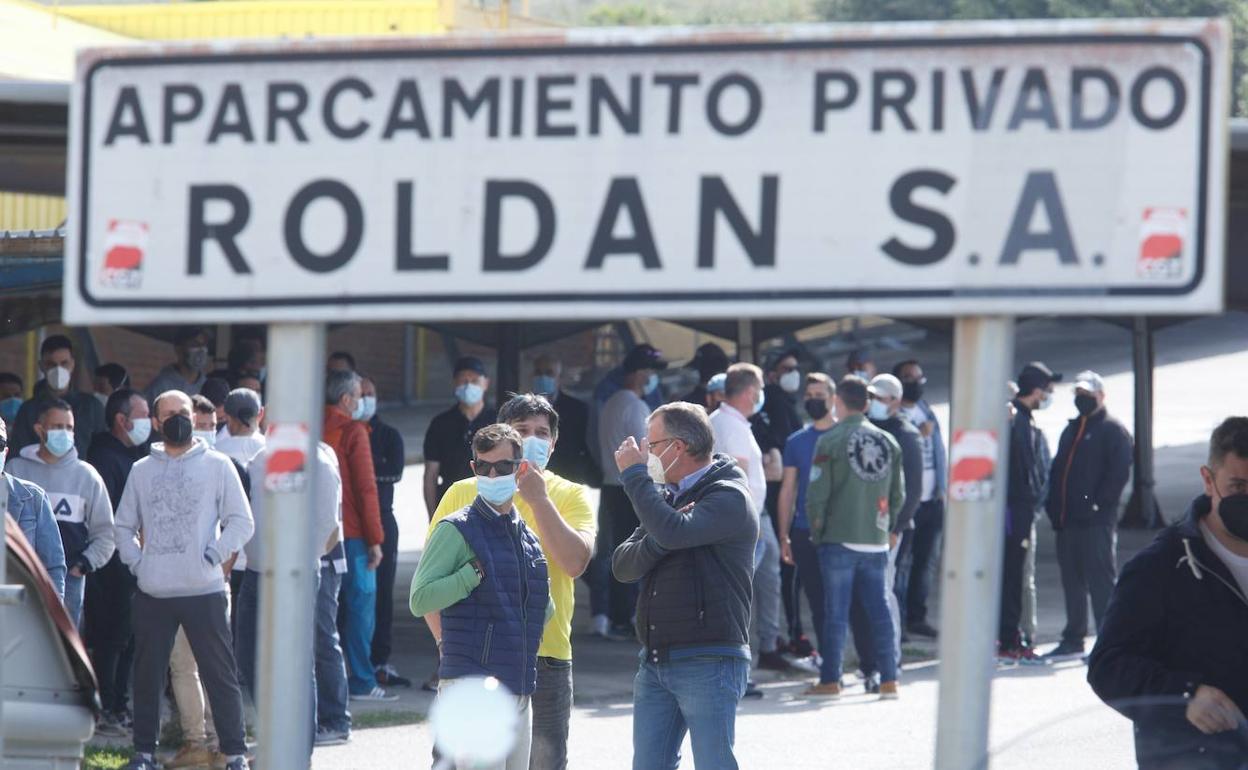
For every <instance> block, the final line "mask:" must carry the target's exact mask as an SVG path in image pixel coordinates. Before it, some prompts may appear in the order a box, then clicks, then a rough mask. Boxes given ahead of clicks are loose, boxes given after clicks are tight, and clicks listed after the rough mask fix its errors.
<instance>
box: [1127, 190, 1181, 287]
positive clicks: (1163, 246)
mask: <svg viewBox="0 0 1248 770" xmlns="http://www.w3.org/2000/svg"><path fill="white" fill-rule="evenodd" d="M1186 239H1187V210H1186V209H1180V208H1157V207H1154V208H1147V209H1144V218H1143V220H1142V221H1141V222H1140V256H1139V259H1137V260H1136V263H1135V272H1136V275H1138V276H1140V277H1141V278H1179V277H1180V276H1182V275H1183V251H1184V245H1185V243H1186Z"/></svg>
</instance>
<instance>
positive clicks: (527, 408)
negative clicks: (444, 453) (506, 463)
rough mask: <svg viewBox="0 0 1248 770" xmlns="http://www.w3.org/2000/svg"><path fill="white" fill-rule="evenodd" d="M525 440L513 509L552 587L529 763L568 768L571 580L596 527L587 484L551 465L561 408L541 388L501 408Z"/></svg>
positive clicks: (463, 496)
mask: <svg viewBox="0 0 1248 770" xmlns="http://www.w3.org/2000/svg"><path fill="white" fill-rule="evenodd" d="M498 419H499V420H500V421H501V422H503V423H505V424H507V425H510V426H511V427H512V428H514V429H515V430H516V432H517V433H518V434H520V437H521V439H522V440H523V442H524V459H525V460H527V461H528V463H529V467H530V468H531V469H533V470H536V471H539V472H538V473H528V472H526V473H525V474H523V476H522V477H521V478H520V480H519V481H518V484H517V489H516V492H517V498H516V501H515V503H516V510H517V511H519V512H520V518H522V519H523V520H524V523H525V524H527V525H528V527H529V529H531V530H532V531H533V532H534V533H535V534H536V535H537V539H538V542H539V543H540V544H541V546H542V551H543V552H545V554H546V557H547V559H548V560H549V565H548V566H549V572H550V595H551V599H552V600H553V601H554V605H555V615H554V617H552V618H551V619H550V622H549V623H548V624H547V625H546V630H545V632H544V633H543V635H542V644H541V646H540V647H539V648H538V651H537V655H538V657H537V689H536V690H535V691H534V692H533V748H532V754H531V757H530V759H529V768H530V770H565V769H566V768H567V766H568V723H569V721H570V720H571V718H572V612H573V610H574V609H575V606H576V601H575V597H574V595H573V594H574V582H575V580H576V578H577V577H578V576H580V575H581V573H583V572H584V571H585V567H586V566H587V565H588V564H589V559H590V557H591V556H593V553H594V537H595V535H596V533H597V530H598V524H597V520H596V517H595V516H594V509H593V508H592V507H591V506H590V504H589V496H588V494H587V493H586V490H585V487H584V486H582V485H580V484H577V483H575V482H572V481H568V480H567V479H565V478H563V477H562V476H559V475H558V474H556V473H553V472H551V471H550V470H548V469H547V462H548V461H549V460H550V459H551V457H552V455H553V453H554V450H555V447H556V446H557V443H558V441H559V435H560V430H559V428H560V419H559V413H558V412H557V411H555V408H554V407H553V406H551V404H550V402H549V401H547V400H546V398H544V397H543V396H540V395H536V394H533V393H524V394H521V395H518V396H515V397H513V398H512V399H511V400H510V401H508V402H507V403H505V404H503V406H502V407H501V408H500V409H499V410H498ZM477 493H478V484H477V477H475V476H474V477H473V478H469V479H463V480H461V481H457V482H455V483H454V484H453V485H451V488H450V489H449V490H447V492H446V495H444V496H443V497H442V502H441V503H439V504H438V510H437V512H436V513H434V515H433V521H432V523H431V524H430V525H429V526H430V534H432V532H433V529H434V528H435V527H436V526H437V524H438V523H439V522H441V521H442V520H443V519H445V518H446V517H448V516H451V515H452V514H454V513H456V512H458V511H461V510H463V509H464V508H465V507H467V506H469V505H471V504H472V501H473V500H474V499H476V497H477Z"/></svg>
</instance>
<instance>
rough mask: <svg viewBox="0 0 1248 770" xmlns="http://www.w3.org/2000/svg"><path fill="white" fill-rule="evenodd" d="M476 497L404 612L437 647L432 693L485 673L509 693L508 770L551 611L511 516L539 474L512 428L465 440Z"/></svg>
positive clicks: (437, 544)
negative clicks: (513, 718)
mask: <svg viewBox="0 0 1248 770" xmlns="http://www.w3.org/2000/svg"><path fill="white" fill-rule="evenodd" d="M472 455H473V459H472V462H471V467H472V472H473V475H474V476H475V477H476V478H475V480H476V484H477V495H476V497H475V499H474V500H473V501H472V503H471V504H470V505H468V506H466V507H464V508H463V509H462V510H460V511H458V512H456V513H454V514H452V515H450V516H448V517H447V518H445V519H443V520H442V521H441V522H439V523H438V524H437V525H436V526H435V527H434V528H433V532H432V534H431V535H430V536H429V542H428V543H426V545H425V552H424V554H422V556H421V559H420V566H418V567H417V568H416V574H415V575H414V576H413V577H412V587H411V592H410V594H409V599H410V602H409V606H410V608H411V611H412V614H413V615H416V616H423V617H424V618H425V622H426V623H428V624H429V630H430V631H431V632H432V633H433V638H434V639H435V640H436V641H437V643H438V653H439V655H438V657H439V665H438V679H439V685H438V687H439V690H441V688H443V687H445V686H447V685H449V684H450V683H451V682H453V681H454V680H456V679H460V678H463V677H469V676H492V677H494V678H496V679H498V680H499V681H500V682H502V683H503V685H504V686H506V687H507V689H508V690H509V691H510V692H511V693H512V694H513V695H514V696H516V707H517V711H518V715H519V719H518V720H517V726H516V741H515V744H514V746H513V747H512V750H511V753H510V754H509V755H508V757H507V759H506V761H505V763H500V765H499V767H500V768H503V767H505V768H506V770H524V768H527V767H528V766H529V752H530V745H531V740H532V730H533V727H532V725H533V710H532V709H531V708H530V698H531V696H532V695H533V691H534V690H535V689H536V686H537V653H538V646H539V645H540V643H541V641H542V629H543V628H544V627H545V625H546V621H547V620H548V619H549V618H550V617H551V616H552V615H553V614H554V604H553V602H551V599H550V579H549V574H548V571H547V565H546V557H545V555H544V554H543V553H542V546H541V544H539V543H538V540H537V535H535V534H534V532H533V530H531V529H529V527H528V525H527V524H525V523H524V521H523V519H521V517H520V514H519V513H518V512H517V510H516V506H515V497H516V493H517V485H518V484H525V483H527V482H528V481H529V479H528V475H529V474H534V473H539V471H537V469H536V468H535V467H532V466H530V465H529V464H528V463H527V462H526V461H525V460H524V459H523V458H524V445H523V441H522V440H521V438H520V434H519V433H517V432H516V430H515V429H514V428H512V427H511V426H510V425H502V424H495V425H487V426H485V427H484V428H481V429H480V430H478V431H477V433H476V435H474V436H473V438H472Z"/></svg>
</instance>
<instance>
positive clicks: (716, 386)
mask: <svg viewBox="0 0 1248 770" xmlns="http://www.w3.org/2000/svg"><path fill="white" fill-rule="evenodd" d="M727 387H728V373H727V372H720V373H719V374H717V375H715V376H714V377H712V378H711V379H710V380H708V381H707V383H706V392H707V393H723V392H724V389H725V388H727Z"/></svg>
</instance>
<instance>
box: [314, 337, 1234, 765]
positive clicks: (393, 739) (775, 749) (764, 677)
mask: <svg viewBox="0 0 1248 770" xmlns="http://www.w3.org/2000/svg"><path fill="white" fill-rule="evenodd" d="M1245 340H1248V317H1246V316H1244V315H1242V314H1229V315H1226V316H1222V317H1218V318H1211V319H1200V320H1197V321H1194V322H1190V323H1186V324H1183V325H1180V326H1175V327H1173V328H1169V329H1166V330H1163V331H1161V332H1159V333H1158V336H1157V368H1156V370H1155V373H1154V383H1155V389H1156V419H1155V425H1154V439H1155V445H1156V447H1157V481H1158V486H1157V494H1158V498H1159V500H1160V502H1161V506H1162V510H1163V512H1164V513H1165V514H1166V516H1167V517H1168V518H1170V519H1174V518H1176V517H1178V516H1179V515H1181V513H1182V511H1183V508H1184V507H1185V506H1186V504H1187V502H1188V501H1189V500H1190V499H1191V498H1192V497H1193V496H1194V495H1196V494H1198V493H1199V492H1200V488H1199V477H1198V475H1197V473H1198V472H1197V468H1198V467H1199V465H1200V463H1201V462H1202V459H1203V452H1204V447H1205V442H1207V440H1208V435H1209V432H1210V430H1212V428H1213V427H1214V426H1215V425H1216V424H1217V422H1218V421H1219V420H1221V419H1222V418H1223V417H1225V416H1226V415H1228V414H1236V413H1238V414H1243V413H1248V403H1245V395H1244V393H1245V391H1244V389H1243V382H1244V379H1245V377H1248V345H1245ZM882 349H885V350H887V349H888V348H887V344H886V343H885V344H884V345H882ZM892 353H894V354H895V355H889V354H885V353H881V354H879V355H880V358H881V359H883V361H884V362H886V363H891V362H892V361H895V360H900V359H901V358H904V357H910V356H911V355H915V356H917V357H920V358H922V359H923V360H924V362H925V367H926V368H927V371H928V378H929V381H930V385H929V394H930V397H931V400H932V401H933V402H934V403H935V404H936V406H937V410H938V412H940V413H941V414H942V417H944V418H945V423H944V424H945V425H946V426H947V425H948V422H947V399H948V387H947V383H948V363H947V361H948V354H949V348H948V340H947V339H943V338H942V337H940V336H939V335H929V336H928V338H926V339H924V340H922V341H920V342H918V343H917V344H913V345H910V346H908V347H906V348H905V349H900V348H899V349H896V350H893V351H892ZM1130 355H1131V349H1130V336H1129V333H1127V332H1126V331H1125V330H1124V329H1121V328H1119V327H1114V326H1111V325H1109V324H1105V323H1101V322H1097V321H1086V320H1054V319H1039V320H1035V321H1030V322H1027V323H1023V324H1021V325H1020V327H1019V332H1018V342H1017V353H1016V360H1017V361H1018V362H1020V363H1021V362H1025V361H1028V360H1032V359H1040V360H1044V361H1046V362H1048V363H1049V364H1050V365H1051V366H1052V367H1053V368H1054V369H1055V370H1059V371H1065V372H1066V373H1068V375H1073V374H1074V373H1075V372H1076V371H1078V370H1080V369H1084V368H1092V369H1095V370H1097V371H1098V372H1100V373H1101V374H1102V375H1103V376H1105V379H1106V385H1107V390H1108V404H1109V407H1110V410H1111V411H1112V412H1113V413H1114V414H1116V415H1117V416H1118V417H1119V418H1120V419H1122V420H1123V421H1124V422H1125V423H1126V424H1127V425H1128V427H1130V426H1131V415H1132V409H1133V403H1132V375H1131V368H1130V360H1131V359H1130ZM1069 379H1070V377H1069V376H1068V382H1069ZM984 390H985V397H991V398H1000V399H1002V401H1004V400H1005V391H1004V383H985V384H984ZM1072 397H1073V394H1072V393H1071V392H1070V387H1069V385H1066V386H1062V387H1059V389H1058V393H1057V397H1056V398H1055V400H1054V406H1053V407H1052V408H1050V409H1049V410H1048V411H1046V412H1042V413H1040V415H1039V418H1038V419H1039V422H1040V425H1041V428H1042V429H1043V430H1044V431H1045V432H1046V434H1047V435H1048V436H1049V439H1050V442H1051V443H1052V444H1053V445H1054V446H1056V443H1057V437H1058V435H1059V434H1060V431H1061V429H1062V427H1063V426H1064V424H1065V422H1066V420H1067V419H1069V418H1070V417H1071V416H1072V415H1073V414H1074V409H1073V405H1072V404H1071V399H1072ZM405 420H406V422H405V424H406V425H408V426H411V427H410V428H409V430H415V429H418V427H419V419H418V418H417V419H412V417H410V416H405ZM414 438H418V437H413V438H409V443H410V442H411V441H412V440H413V439H414ZM422 472H423V468H422V467H421V466H419V465H412V466H409V468H408V469H407V473H406V475H405V478H404V481H403V482H402V484H401V485H400V486H399V488H398V490H397V491H396V506H395V507H396V511H397V512H398V513H399V519H400V529H401V536H400V550H401V556H400V561H401V564H400V570H399V582H398V586H397V589H396V594H397V596H396V624H395V649H396V655H395V660H394V662H395V664H396V665H397V666H398V667H399V668H400V670H402V671H403V673H404V674H406V675H409V676H412V677H413V678H415V679H417V680H419V679H421V678H423V677H424V676H425V675H427V674H428V673H429V672H430V671H432V668H433V665H434V660H435V657H434V648H433V644H432V641H431V639H430V637H429V634H428V631H427V630H426V629H425V628H424V626H423V623H421V622H419V621H417V620H416V619H414V618H411V617H410V615H408V614H407V613H406V611H405V603H406V586H407V583H408V581H409V580H410V576H411V574H412V572H413V571H414V568H415V564H416V562H417V560H418V559H419V552H420V547H421V545H422V543H423V540H424V531H425V527H426V522H427V518H426V514H425V511H424V505H423V503H422V502H421V496H420V477H421V474H422ZM986 534H989V533H986ZM1152 536H1153V534H1152V533H1150V532H1141V531H1123V532H1122V533H1121V536H1120V541H1119V553H1120V562H1121V561H1125V560H1126V559H1127V558H1129V557H1130V555H1131V554H1133V553H1135V552H1136V551H1137V550H1139V549H1140V548H1142V547H1143V546H1144V545H1145V544H1147V542H1149V540H1151V538H1152ZM1038 555H1039V558H1038V562H1039V563H1038V568H1037V584H1038V586H1039V634H1038V636H1039V641H1040V643H1041V644H1044V643H1053V642H1055V641H1056V640H1057V636H1058V634H1059V633H1060V630H1061V627H1062V625H1063V624H1064V621H1065V610H1064V607H1063V606H1062V598H1061V590H1060V584H1059V582H1058V573H1057V565H1056V560H1055V557H1054V554H1053V544H1052V534H1051V530H1050V529H1049V527H1048V526H1047V524H1046V523H1044V522H1041V524H1040V527H1039V551H1038ZM577 595H578V607H577V614H576V618H575V622H574V636H573V645H574V656H575V683H576V708H575V710H574V714H573V721H572V733H571V735H572V737H571V744H570V752H571V761H570V766H571V767H573V768H601V769H602V770H612V769H614V768H626V767H630V763H631V740H632V736H631V731H632V720H631V714H632V707H631V686H632V676H633V674H634V672H635V671H636V661H637V659H636V646H635V645H633V644H631V643H621V642H607V641H605V640H600V639H596V638H593V637H590V636H588V635H587V625H588V606H587V596H586V593H585V590H584V587H583V586H580V585H578V594H577ZM934 602H935V605H936V606H935V607H934V610H933V613H934V615H935V617H936V618H937V619H939V596H938V595H937V596H936V597H935V598H934ZM986 611H993V609H992V608H986ZM935 652H936V649H935V645H933V644H930V643H924V642H921V641H914V642H911V643H908V644H907V645H906V657H907V658H908V659H910V660H913V661H922V659H923V658H933V657H934V656H935ZM985 665H989V663H988V662H985ZM938 675H939V663H938V661H935V660H927V661H922V662H914V663H911V664H910V665H908V666H907V667H906V670H905V674H904V677H903V687H902V698H901V700H899V701H897V702H893V703H881V702H877V701H875V700H873V699H868V698H866V697H865V696H862V695H855V694H851V695H850V696H848V697H846V698H844V699H843V700H842V701H839V702H836V703H827V702H812V701H807V700H805V699H802V698H801V697H799V694H800V692H801V690H802V689H803V688H804V687H805V685H806V680H804V679H803V680H799V679H784V678H777V677H775V676H774V675H769V674H767V673H766V672H760V673H759V674H758V676H757V678H758V679H759V680H760V682H762V686H763V689H764V691H765V693H766V697H765V698H764V699H763V700H761V701H747V702H745V703H743V704H742V705H741V708H740V712H739V714H740V716H739V718H738V722H737V729H738V740H737V747H738V748H737V755H738V757H739V760H740V764H741V766H742V767H745V768H773V767H774V768H779V767H785V768H807V767H809V768H815V767H818V768H827V767H830V766H848V767H854V768H875V767H880V768H889V769H890V770H895V769H896V768H923V767H930V765H931V759H932V755H933V751H934V745H935V718H936V690H937V688H936V679H937V677H938ZM1084 676H1085V669H1084V667H1083V666H1082V664H1081V663H1079V662H1073V663H1066V664H1061V665H1057V666H1051V667H1043V668H1015V669H1008V670H1000V671H998V672H997V674H996V678H995V680H994V684H993V701H992V721H991V746H992V767H994V768H1024V767H1027V768H1030V767H1034V766H1048V767H1061V766H1067V767H1095V768H1097V769H1098V770H1114V769H1115V768H1127V767H1133V766H1134V763H1133V761H1132V756H1133V754H1132V749H1131V731H1130V724H1129V723H1128V722H1127V721H1126V720H1125V719H1123V718H1121V717H1120V716H1118V715H1117V714H1116V713H1115V712H1113V711H1112V710H1110V709H1108V708H1106V707H1105V706H1103V705H1102V704H1101V703H1100V702H1099V701H1098V700H1097V699H1096V698H1095V696H1094V695H1093V694H1092V692H1091V690H1090V689H1089V688H1088V686H1087V684H1086V681H1085V679H1084ZM399 692H400V694H401V696H402V698H401V700H400V701H399V702H398V703H394V704H386V705H384V706H372V705H370V706H368V707H356V709H355V710H356V711H357V712H363V711H375V710H389V711H400V712H404V713H408V714H410V713H413V712H415V713H421V714H423V713H425V712H426V711H427V709H428V706H429V704H430V701H431V698H430V696H429V695H428V694H427V693H422V692H420V691H419V689H418V688H413V689H412V690H400V691H399ZM850 692H851V693H853V692H854V690H853V688H851V690H850ZM353 705H354V704H353ZM431 740H432V738H431V735H430V732H429V729H428V727H427V725H424V724H416V725H409V726H404V727H392V728H377V729H369V730H358V731H356V733H355V736H354V738H353V739H352V741H351V743H349V744H347V745H345V746H341V747H332V748H325V749H320V750H318V751H317V752H316V754H315V755H314V757H313V767H314V768H316V770H337V769H338V768H342V769H344V770H346V769H348V768H349V769H351V770H356V769H357V768H391V767H393V768H400V767H403V768H406V767H421V766H424V763H425V759H424V758H425V757H428V756H429V749H430V746H431ZM692 766H693V763H692V757H691V756H689V755H688V753H687V751H686V755H685V758H684V762H683V763H682V765H681V767H686V768H687V767H692Z"/></svg>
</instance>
